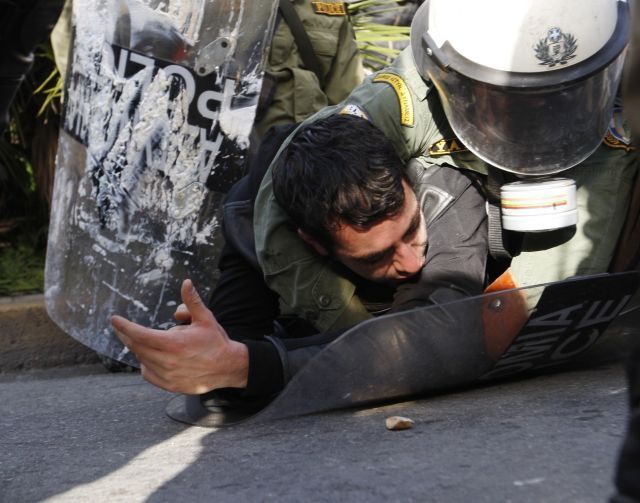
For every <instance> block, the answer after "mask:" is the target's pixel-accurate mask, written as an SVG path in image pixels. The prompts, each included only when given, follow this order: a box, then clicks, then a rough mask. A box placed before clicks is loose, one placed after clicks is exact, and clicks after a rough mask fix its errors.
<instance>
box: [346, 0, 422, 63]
mask: <svg viewBox="0 0 640 503" xmlns="http://www.w3.org/2000/svg"><path fill="white" fill-rule="evenodd" d="M403 4H404V2H402V1H401V0H357V1H355V2H351V3H349V4H348V9H349V16H350V18H351V24H352V25H353V30H354V32H355V36H356V43H357V44H358V48H359V49H360V52H361V53H362V57H363V62H364V66H365V67H366V68H368V69H369V70H370V71H377V70H380V69H382V68H384V67H385V66H388V65H389V64H390V63H391V62H392V61H393V60H394V59H395V57H396V56H397V55H398V53H399V52H400V51H401V50H402V49H403V48H404V47H406V45H407V44H408V43H409V30H410V27H409V26H408V25H407V26H404V25H403V24H405V21H403V19H402V15H401V14H402V11H403V9H404V6H403ZM398 24H400V25H398ZM407 24H408V23H407Z"/></svg>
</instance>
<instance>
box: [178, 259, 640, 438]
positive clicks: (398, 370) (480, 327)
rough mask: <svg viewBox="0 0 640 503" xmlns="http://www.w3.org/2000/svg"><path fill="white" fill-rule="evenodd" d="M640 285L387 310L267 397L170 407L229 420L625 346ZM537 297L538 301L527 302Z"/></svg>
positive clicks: (586, 282)
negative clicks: (609, 343)
mask: <svg viewBox="0 0 640 503" xmlns="http://www.w3.org/2000/svg"><path fill="white" fill-rule="evenodd" d="M639 285H640V272H637V271H635V272H629V273H619V274H611V275H608V274H604V275H597V276H589V277H583V278H578V279H572V280H568V281H562V282H557V283H550V284H547V285H540V286H533V287H528V288H522V289H516V290H508V291H504V292H498V293H492V294H487V295H483V296H479V297H471V298H467V299H462V300H457V301H453V302H449V303H443V304H439V305H433V306H429V307H424V308H418V309H413V310H411V311H406V312H401V313H396V314H391V315H385V316H381V317H379V318H376V319H373V320H370V321H366V322H364V323H361V324H360V325H357V326H355V327H354V328H352V329H351V330H349V331H347V332H346V333H344V334H343V335H342V336H340V338H338V339H337V340H335V341H334V342H332V343H331V344H330V345H329V346H327V347H326V348H325V349H324V350H323V351H322V352H320V353H319V354H317V355H316V356H315V357H313V358H312V359H311V360H310V361H309V362H308V363H307V364H306V365H305V366H304V367H302V369H301V370H300V371H299V372H298V373H297V374H296V375H294V376H293V378H292V379H291V381H290V382H289V383H288V385H287V386H286V388H285V389H284V390H283V391H282V392H281V393H280V394H279V395H278V396H277V397H276V398H275V399H274V400H273V401H272V402H271V403H270V404H268V405H267V406H265V404H264V403H262V404H260V403H251V402H242V401H237V402H235V403H225V402H223V401H222V400H216V399H208V398H207V399H202V398H201V397H198V396H177V397H175V398H174V399H172V401H171V402H169V404H168V406H167V414H168V415H169V416H170V417H172V418H173V419H176V420H178V421H181V422H185V423H189V424H197V425H201V426H222V425H226V424H233V423H236V422H239V421H242V420H246V419H248V418H250V417H253V418H254V420H267V419H276V418H282V417H289V416H295V415H300V414H308V413H312V412H319V411H323V410H330V409H337V408H342V407H353V406H358V405H366V404H370V403H375V402H380V401H388V400H392V399H400V398H402V397H408V396H425V395H428V394H430V393H441V392H443V391H446V390H448V389H452V388H458V387H460V386H468V385H473V384H476V383H482V382H486V381H492V380H495V379H504V378H507V377H512V376H515V375H518V374H525V373H532V372H544V371H549V370H550V369H558V368H559V367H560V366H562V365H568V364H571V363H574V362H576V361H578V359H579V358H584V357H585V355H586V356H589V355H590V353H601V352H602V351H607V350H608V351H610V350H611V347H609V348H608V349H607V345H606V344H604V343H606V342H607V338H609V339H613V346H614V347H616V349H620V346H621V345H623V344H624V341H623V338H624V337H640V298H638V296H637V295H636V297H634V294H636V292H637V291H638V287H639ZM532 299H537V304H535V307H534V308H527V306H531V305H534V303H532V302H531V300H532ZM612 322H613V324H612ZM608 327H609V330H607V329H608ZM612 328H615V330H612ZM593 356H600V355H597V354H596V355H593Z"/></svg>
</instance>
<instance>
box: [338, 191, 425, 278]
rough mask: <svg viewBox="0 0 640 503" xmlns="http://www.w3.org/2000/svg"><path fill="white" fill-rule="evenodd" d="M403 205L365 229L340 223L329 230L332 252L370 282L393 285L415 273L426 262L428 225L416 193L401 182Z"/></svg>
mask: <svg viewBox="0 0 640 503" xmlns="http://www.w3.org/2000/svg"><path fill="white" fill-rule="evenodd" d="M402 186H403V188H404V206H403V207H402V210H401V211H400V212H399V213H398V214H397V215H396V216H394V217H393V218H387V219H385V220H382V221H381V222H378V223H377V224H375V225H373V226H372V227H370V228H368V229H361V228H358V227H354V226H351V225H343V226H342V227H340V228H339V229H338V230H337V231H335V232H334V233H332V237H333V248H332V250H331V254H332V255H333V257H334V258H335V259H336V260H338V261H339V262H341V263H342V264H343V265H345V266H346V267H348V268H349V269H351V270H352V271H353V272H355V273H356V274H358V275H359V276H362V277H363V278H365V279H369V280H371V281H377V282H380V283H391V284H395V283H398V282H400V281H403V280H406V279H409V278H411V277H412V276H415V275H416V274H417V273H418V272H420V270H421V269H422V267H423V266H424V262H425V253H426V248H427V228H426V225H425V222H424V217H423V215H422V211H421V210H420V206H419V205H418V201H417V199H416V196H415V194H414V192H413V190H412V189H411V187H410V186H409V185H408V184H407V183H406V182H404V181H403V182H402Z"/></svg>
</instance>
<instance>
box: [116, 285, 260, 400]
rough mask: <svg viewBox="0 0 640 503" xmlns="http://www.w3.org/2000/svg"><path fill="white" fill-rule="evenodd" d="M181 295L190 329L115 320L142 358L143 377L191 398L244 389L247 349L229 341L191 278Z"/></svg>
mask: <svg viewBox="0 0 640 503" xmlns="http://www.w3.org/2000/svg"><path fill="white" fill-rule="evenodd" d="M180 294H181V297H182V302H183V303H184V304H183V306H184V307H183V306H181V308H182V311H183V313H182V314H183V316H184V318H183V319H189V318H190V319H191V324H190V325H177V326H175V327H173V328H171V329H169V330H155V329H152V328H147V327H143V326H142V325H138V324H137V323H133V322H132V321H129V320H127V319H125V318H123V317H121V316H112V317H111V324H112V325H113V328H114V329H115V332H116V335H117V336H118V338H119V339H120V340H121V341H122V343H123V344H124V345H125V346H126V347H127V348H129V350H130V351H132V352H133V353H134V354H135V355H136V357H137V358H138V361H139V362H140V369H141V371H142V377H144V378H145V379H146V380H147V381H149V382H150V383H151V384H155V385H156V386H158V387H160V388H163V389H166V390H167V391H172V392H178V393H187V394H201V393H206V392H207V391H211V390H213V389H218V388H245V387H246V386H247V376H248V372H249V352H248V349H247V346H245V345H244V344H242V343H239V342H236V341H232V340H230V339H229V337H228V336H227V333H226V332H225V330H224V329H223V328H222V327H221V326H220V324H218V322H217V321H216V319H215V317H214V316H213V313H212V312H211V311H210V310H209V309H208V308H207V307H206V306H205V305H204V303H203V302H202V299H201V298H200V295H198V292H197V291H196V289H195V288H194V286H193V283H192V282H191V280H188V279H187V280H185V281H184V282H183V283H182V288H181V291H180ZM185 309H186V311H187V313H185V312H184V310H185Z"/></svg>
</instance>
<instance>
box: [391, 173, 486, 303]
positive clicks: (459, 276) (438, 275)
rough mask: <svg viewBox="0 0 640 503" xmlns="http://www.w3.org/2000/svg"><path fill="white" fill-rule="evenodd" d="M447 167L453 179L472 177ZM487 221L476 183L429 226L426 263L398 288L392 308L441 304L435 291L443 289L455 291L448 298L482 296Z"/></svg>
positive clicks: (482, 199) (449, 299) (482, 198)
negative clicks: (413, 279)
mask: <svg viewBox="0 0 640 503" xmlns="http://www.w3.org/2000/svg"><path fill="white" fill-rule="evenodd" d="M446 169H447V170H448V171H447V173H448V178H449V179H452V178H453V177H465V178H469V177H470V176H469V175H467V174H465V173H462V172H461V171H458V170H454V169H452V168H446ZM486 220H487V217H486V211H485V199H484V197H483V196H482V194H481V193H480V191H479V189H478V188H477V185H476V184H475V182H474V183H472V184H470V185H469V186H468V187H467V188H466V190H465V191H464V192H463V193H462V194H461V195H460V196H459V197H458V198H457V199H456V201H455V202H454V203H453V204H452V205H451V206H450V207H449V208H447V209H446V210H445V211H444V212H443V213H441V214H440V215H439V216H438V217H437V218H436V219H435V220H434V221H433V222H431V223H430V224H429V225H428V227H427V240H428V249H427V258H426V262H425V266H424V267H423V269H422V271H421V273H420V276H419V278H418V280H417V281H416V282H407V283H404V284H402V285H400V286H399V287H398V288H397V290H396V294H395V297H394V302H393V306H392V311H393V312H396V311H403V310H407V309H412V308H415V307H422V306H425V305H429V304H436V303H441V302H442V300H439V297H438V295H436V296H434V294H435V292H437V291H438V290H442V289H445V290H450V291H451V292H450V293H448V294H447V301H451V300H455V298H463V297H469V296H472V295H480V294H481V293H482V290H483V283H484V278H485V268H486V260H487V252H488V250H487V223H486ZM441 293H442V292H441ZM441 293H440V294H439V295H441ZM437 297H438V298H437Z"/></svg>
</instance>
